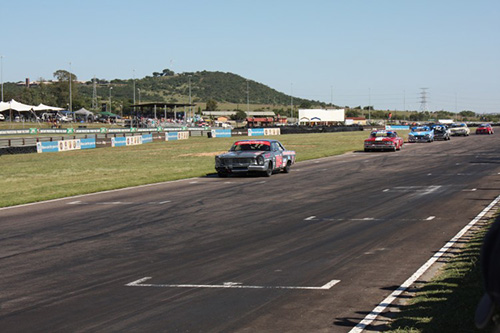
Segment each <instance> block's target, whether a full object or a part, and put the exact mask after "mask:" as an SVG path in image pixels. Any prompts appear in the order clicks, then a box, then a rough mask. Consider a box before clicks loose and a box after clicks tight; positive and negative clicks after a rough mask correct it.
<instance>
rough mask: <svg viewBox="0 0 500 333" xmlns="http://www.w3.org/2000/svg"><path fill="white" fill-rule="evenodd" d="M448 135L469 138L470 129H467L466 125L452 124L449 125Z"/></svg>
mask: <svg viewBox="0 0 500 333" xmlns="http://www.w3.org/2000/svg"><path fill="white" fill-rule="evenodd" d="M450 134H451V135H452V136H458V135H463V136H469V134H470V129H469V127H467V124H466V123H454V124H451V127H450Z"/></svg>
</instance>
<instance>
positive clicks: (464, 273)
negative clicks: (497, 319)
mask: <svg viewBox="0 0 500 333" xmlns="http://www.w3.org/2000/svg"><path fill="white" fill-rule="evenodd" d="M497 218H498V217H497ZM492 220H493V219H492ZM492 220H491V221H490V222H489V223H487V225H486V226H484V225H483V226H482V227H480V228H479V229H478V230H476V231H475V232H474V233H472V234H471V235H469V236H468V237H466V239H464V240H463V241H466V245H465V246H464V247H463V248H461V249H460V250H459V251H458V252H457V253H456V254H455V255H452V256H451V258H450V260H449V262H448V263H446V264H445V265H444V266H443V268H442V269H441V271H440V273H439V274H438V276H436V277H435V278H433V279H432V280H431V281H430V282H428V283H426V284H425V285H424V286H423V287H422V288H421V289H419V290H418V291H417V292H416V293H415V296H414V297H413V298H411V299H410V301H409V303H408V304H407V305H405V306H403V307H402V308H401V312H400V313H398V314H397V315H396V319H394V320H393V321H392V322H391V323H390V324H389V330H387V332H394V333H403V332H411V333H414V332H436V333H459V332H464V333H465V332H467V333H469V332H485V330H478V329H477V328H476V327H475V325H474V314H475V311H476V306H477V304H478V302H479V300H480V299H481V296H482V295H483V293H484V288H483V285H482V279H481V271H480V263H479V254H480V250H481V246H482V243H483V238H484V235H485V234H486V232H487V230H488V229H489V226H490V225H491V223H492V222H493V221H492ZM486 331H491V330H486Z"/></svg>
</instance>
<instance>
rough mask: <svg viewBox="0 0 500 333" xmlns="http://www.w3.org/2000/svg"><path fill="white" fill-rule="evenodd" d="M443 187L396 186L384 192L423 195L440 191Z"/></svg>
mask: <svg viewBox="0 0 500 333" xmlns="http://www.w3.org/2000/svg"><path fill="white" fill-rule="evenodd" d="M441 187H443V186H442V185H431V186H396V187H393V188H391V189H385V190H384V191H383V192H404V193H406V192H415V193H420V194H422V195H425V194H431V193H434V192H436V191H437V190H439V189H440V188H441Z"/></svg>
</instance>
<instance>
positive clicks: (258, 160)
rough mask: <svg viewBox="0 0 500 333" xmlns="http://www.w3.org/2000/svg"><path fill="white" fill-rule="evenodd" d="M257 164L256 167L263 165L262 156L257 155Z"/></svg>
mask: <svg viewBox="0 0 500 333" xmlns="http://www.w3.org/2000/svg"><path fill="white" fill-rule="evenodd" d="M257 164H258V165H264V156H262V155H259V156H258V157H257Z"/></svg>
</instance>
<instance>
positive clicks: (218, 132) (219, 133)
mask: <svg viewBox="0 0 500 333" xmlns="http://www.w3.org/2000/svg"><path fill="white" fill-rule="evenodd" d="M230 137H231V130H230V129H213V130H212V138H230Z"/></svg>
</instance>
